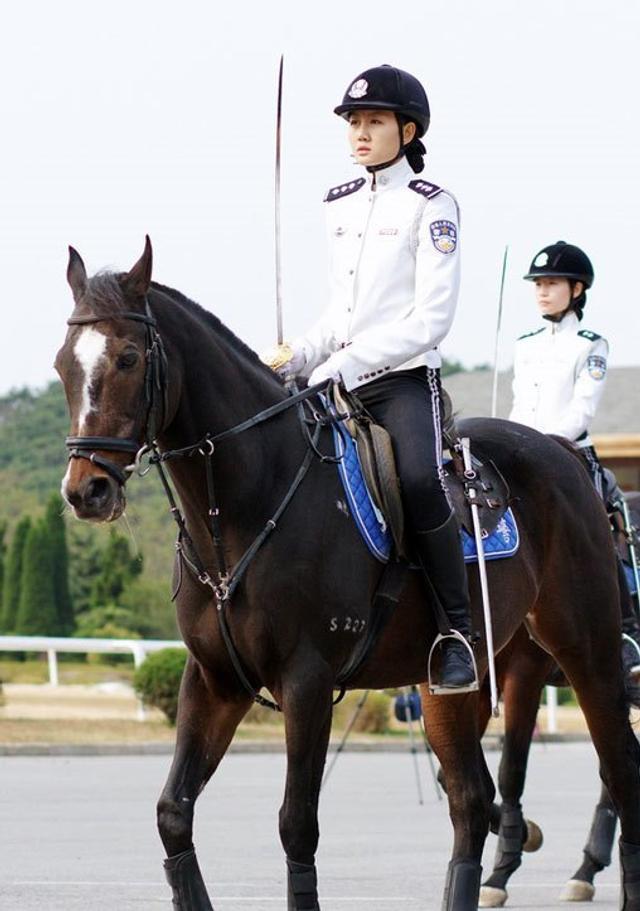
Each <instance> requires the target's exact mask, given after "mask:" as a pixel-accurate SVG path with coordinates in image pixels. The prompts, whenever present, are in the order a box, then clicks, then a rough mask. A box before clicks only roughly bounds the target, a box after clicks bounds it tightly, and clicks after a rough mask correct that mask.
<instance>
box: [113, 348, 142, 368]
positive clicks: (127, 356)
mask: <svg viewBox="0 0 640 911" xmlns="http://www.w3.org/2000/svg"><path fill="white" fill-rule="evenodd" d="M137 363H138V352H137V351H126V352H125V353H124V354H121V355H120V356H119V357H118V360H117V361H116V367H117V368H118V370H127V369H128V368H130V367H135V365H136V364H137Z"/></svg>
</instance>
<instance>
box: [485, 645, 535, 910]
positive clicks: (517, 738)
mask: <svg viewBox="0 0 640 911" xmlns="http://www.w3.org/2000/svg"><path fill="white" fill-rule="evenodd" d="M550 664H551V661H550V659H549V658H548V656H547V655H545V653H544V652H542V650H541V649H539V648H538V647H537V646H536V645H535V644H533V643H530V642H529V641H528V637H527V638H526V640H524V639H523V640H522V645H521V648H520V649H519V651H518V652H512V654H511V655H510V661H509V665H508V667H507V668H506V670H505V673H504V677H503V685H502V695H503V700H504V716H505V736H504V745H503V747H502V756H501V757H500V768H499V771H498V790H499V792H500V797H501V805H500V808H499V827H498V833H497V834H498V844H497V847H496V854H495V858H494V862H493V870H492V872H491V874H490V876H489V877H488V878H487V879H486V880H485V882H484V883H483V884H482V888H481V889H480V907H481V908H501V907H502V906H503V905H504V904H505V902H506V901H507V898H508V897H509V896H508V892H507V884H508V882H509V879H510V878H511V876H512V875H513V874H514V873H515V871H516V870H517V869H518V867H519V866H520V865H521V863H522V852H523V851H525V850H526V851H536V850H538V848H539V847H540V846H541V844H542V833H541V831H540V829H539V827H538V826H536V824H535V823H533V822H531V821H530V820H525V818H524V816H523V813H522V804H521V798H522V794H523V792H524V785H525V778H526V774H527V763H528V759H529V749H530V747H531V739H532V737H533V731H534V727H535V723H536V718H537V715H538V705H539V702H540V690H541V688H542V684H543V681H544V678H545V675H546V671H547V669H548V667H549V665H550ZM494 807H495V805H494ZM494 813H495V811H494V808H492V816H493V815H494ZM492 828H493V825H492Z"/></svg>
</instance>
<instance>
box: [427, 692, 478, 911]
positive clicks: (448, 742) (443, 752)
mask: <svg viewBox="0 0 640 911" xmlns="http://www.w3.org/2000/svg"><path fill="white" fill-rule="evenodd" d="M421 694H422V708H423V713H424V720H425V728H426V731H427V737H428V739H429V743H430V744H431V746H432V747H433V750H434V752H435V753H436V755H437V757H438V759H439V761H440V765H441V766H442V769H443V772H444V779H445V781H446V784H447V796H448V798H449V816H450V818H451V822H452V824H453V831H454V842H453V853H452V857H451V861H450V863H449V867H448V870H447V879H446V884H445V889H444V897H443V901H442V911H476V909H477V907H478V896H479V892H480V877H481V874H482V867H481V863H480V862H481V859H482V850H483V847H484V843H485V839H486V837H487V832H488V831H489V813H490V807H491V803H492V801H493V796H494V793H495V788H494V786H493V782H492V780H491V776H490V774H489V770H488V769H487V766H486V763H485V760H484V755H483V753H482V748H481V746H480V735H479V728H478V701H477V695H476V694H469V695H460V696H432V695H431V694H430V693H429V692H428V690H427V687H426V686H422V687H421Z"/></svg>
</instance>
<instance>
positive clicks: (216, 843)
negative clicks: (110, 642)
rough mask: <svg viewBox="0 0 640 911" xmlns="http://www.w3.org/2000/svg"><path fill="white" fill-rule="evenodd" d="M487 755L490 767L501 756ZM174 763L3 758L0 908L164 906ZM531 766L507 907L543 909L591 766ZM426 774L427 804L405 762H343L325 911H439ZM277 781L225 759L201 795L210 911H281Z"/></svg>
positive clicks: (573, 847) (538, 761) (261, 766)
mask: <svg viewBox="0 0 640 911" xmlns="http://www.w3.org/2000/svg"><path fill="white" fill-rule="evenodd" d="M488 758H489V762H490V765H491V767H492V768H493V767H494V766H495V764H496V762H497V760H498V755H497V754H496V753H493V754H490V755H489V757H488ZM168 765H169V757H167V756H133V757H131V756H130V757H117V756H97V757H81V756H77V757H20V756H16V757H2V758H0V858H1V859H2V860H1V862H0V908H1V909H2V911H9V909H11V911H14V909H15V911H114V909H117V911H146V909H149V911H153V909H161V908H166V909H167V911H169V909H170V907H171V903H170V900H169V891H168V887H167V886H166V885H165V883H164V881H163V877H162V873H161V862H162V849H161V845H160V841H159V839H158V837H157V834H156V832H155V821H154V816H155V799H156V795H157V793H158V792H159V790H160V788H161V785H162V783H163V780H164V777H165V774H166V772H167V770H168ZM530 769H531V774H530V778H529V784H528V790H527V800H526V808H527V813H528V815H529V816H531V817H532V818H534V819H536V821H538V822H539V823H540V824H541V825H542V826H543V828H544V831H545V839H546V840H545V845H544V846H543V848H542V850H541V851H540V852H539V853H538V854H536V855H529V856H528V857H527V858H526V864H525V867H524V869H523V870H521V871H520V872H519V873H518V874H516V877H515V879H514V882H513V886H512V888H511V897H510V900H509V905H508V906H509V907H512V908H520V909H527V911H543V909H545V911H546V909H550V908H557V907H558V906H559V904H558V902H557V896H558V893H559V890H560V888H561V886H562V884H563V883H564V881H565V879H566V878H568V876H569V875H570V874H571V873H572V872H573V871H574V869H575V868H576V867H577V865H578V862H579V859H580V857H581V849H582V845H583V843H584V840H585V836H586V831H587V828H588V825H589V822H590V819H591V812H592V808H593V805H594V802H595V797H596V793H597V787H598V781H597V773H596V763H595V757H594V754H593V750H592V748H591V746H590V745H589V744H587V743H568V744H552V745H548V746H544V745H540V744H537V745H535V746H534V748H533V755H532V759H531V766H530ZM421 771H422V781H423V787H424V793H425V803H424V805H423V806H419V805H418V802H417V792H416V783H415V777H414V769H413V765H412V761H411V758H410V756H409V755H408V754H407V755H406V756H405V755H401V754H397V753H396V754H385V753H373V754H372V753H364V754H360V753H351V754H344V755H342V756H341V757H340V758H339V759H338V762H337V764H336V766H335V769H334V771H333V773H332V775H331V778H330V780H329V782H328V784H327V787H326V789H325V792H324V794H323V801H322V813H321V829H322V839H321V849H320V852H319V857H318V861H319V871H320V882H321V900H322V908H323V911H437V909H438V908H439V907H440V898H441V893H442V886H443V880H444V873H445V869H446V864H447V860H448V854H449V849H450V828H449V820H448V816H447V811H446V806H445V804H444V803H439V802H438V801H437V799H436V797H435V793H434V788H433V785H432V782H431V779H430V776H429V769H428V765H427V763H426V758H425V757H424V756H421ZM283 775H284V757H283V756H282V755H270V754H262V755H238V754H235V755H230V756H228V757H227V758H226V759H225V761H224V762H223V764H222V766H221V768H220V770H219V771H218V773H217V775H216V776H215V778H214V780H213V782H212V783H211V784H210V785H209V787H208V788H207V790H206V791H205V793H204V795H203V796H202V797H201V798H200V801H199V804H198V811H199V812H198V817H197V827H196V844H197V846H198V848H199V855H200V862H201V866H202V868H203V871H204V875H205V879H206V881H207V883H208V884H209V888H210V892H211V895H212V898H213V899H214V902H215V908H216V911H248V909H252V911H258V909H267V911H268V909H271V908H273V909H284V908H285V906H286V903H285V901H284V898H283V895H284V876H283V872H284V862H283V858H282V853H281V849H280V845H279V842H278V836H277V808H278V805H279V802H280V797H281V793H282V785H283ZM494 846H495V839H493V838H491V839H490V841H489V842H488V848H487V853H486V856H485V868H486V867H487V866H488V865H489V864H490V861H491V858H492V856H493V851H494ZM617 875H618V872H617V863H614V865H613V866H612V868H611V869H609V870H607V871H605V872H604V873H603V874H601V875H600V877H599V880H598V892H597V895H596V903H595V905H594V911H595V909H596V908H597V909H598V911H614V909H617V907H618V904H617V882H616V881H617ZM560 907H563V906H560ZM564 907H565V908H566V907H567V906H566V905H565V906H564ZM577 907H584V906H580V905H579V906H577Z"/></svg>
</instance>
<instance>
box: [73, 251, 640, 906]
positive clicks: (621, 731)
mask: <svg viewBox="0 0 640 911" xmlns="http://www.w3.org/2000/svg"><path fill="white" fill-rule="evenodd" d="M68 279H69V283H70V285H71V288H72V290H73V296H74V300H75V309H74V311H73V315H72V317H71V319H70V321H69V323H70V326H69V330H68V333H67V337H66V339H65V342H64V344H63V346H62V348H61V350H60V351H59V353H58V357H57V361H56V364H57V369H58V371H59V373H60V376H61V378H62V381H63V383H64V387H65V391H66V395H67V400H68V404H69V411H70V417H71V434H72V436H71V438H70V440H69V441H68V443H69V445H70V448H71V456H72V458H71V460H70V463H69V468H68V471H67V474H66V476H65V479H64V482H63V491H64V495H65V497H66V498H67V500H68V502H69V503H70V505H71V507H72V508H73V511H74V512H75V514H76V515H77V516H78V517H79V518H83V519H90V520H92V521H108V520H111V519H114V518H116V517H117V516H118V515H120V514H121V513H122V510H123V508H124V486H125V482H126V480H127V478H128V476H129V475H130V473H131V472H130V468H129V467H128V466H129V463H130V462H131V460H132V458H133V456H132V451H133V449H135V448H136V447H137V446H142V444H143V443H145V442H150V441H151V440H157V445H158V451H159V452H160V453H164V454H165V457H167V458H168V453H172V454H173V458H172V459H171V460H170V461H167V462H166V464H168V466H169V470H170V474H171V477H172V479H173V483H174V484H175V487H176V488H177V491H178V494H179V498H180V501H181V504H182V509H183V511H184V516H185V524H184V527H183V528H182V529H181V538H180V547H179V551H178V559H177V567H176V582H175V586H176V605H177V613H178V622H179V625H180V629H181V632H182V635H183V637H184V640H185V642H186V644H187V647H188V649H189V658H188V661H187V665H186V669H185V673H184V677H183V681H182V686H181V690H180V700H179V709H178V721H177V742H176V749H175V756H174V761H173V765H172V768H171V771H170V774H169V778H168V781H167V783H166V785H165V788H164V790H163V792H162V795H161V797H160V800H159V803H158V826H159V830H160V836H161V839H162V842H163V844H164V847H165V849H166V852H167V855H168V857H167V860H166V862H165V869H166V872H167V877H168V879H169V882H170V884H171V887H172V889H173V902H174V908H175V909H179V911H209V909H211V907H212V906H211V903H210V900H209V898H208V895H207V892H206V889H205V885H204V881H203V878H202V876H201V873H200V870H199V867H198V863H197V860H196V856H195V851H194V848H193V842H192V833H193V816H194V807H195V802H196V799H197V797H198V795H199V794H200V792H201V791H202V789H203V788H204V786H205V784H206V783H207V781H208V780H209V778H210V777H211V775H212V774H213V773H214V772H215V770H216V768H217V766H218V764H219V762H220V760H221V759H222V757H223V756H224V754H225V752H226V750H227V748H228V746H229V743H230V742H231V739H232V738H233V736H234V732H235V730H236V727H237V725H238V724H239V722H240V721H241V719H242V718H243V716H244V715H245V713H246V712H247V710H248V709H249V707H250V706H251V704H252V700H253V696H254V693H255V691H256V690H258V689H259V688H260V687H262V686H264V687H267V688H268V689H269V690H270V691H271V693H272V694H273V695H274V696H275V698H276V699H277V702H278V703H279V705H280V706H281V708H282V711H283V712H284V717H285V728H286V743H287V776H286V785H285V794H284V801H283V804H282V807H281V810H280V837H281V841H282V845H283V847H284V851H285V855H286V860H287V870H288V908H289V911H313V909H319V907H320V906H319V903H318V894H317V884H316V868H315V854H316V848H317V844H318V835H319V832H318V818H317V804H318V795H319V789H320V782H321V778H322V770H323V766H324V763H325V757H326V751H327V744H328V739H329V731H330V727H331V716H332V699H333V693H334V689H335V688H336V686H337V683H338V681H339V680H340V679H341V678H342V677H343V676H344V669H345V667H348V666H349V665H350V664H351V663H352V661H353V656H354V653H355V652H357V651H358V650H359V649H360V648H361V643H362V642H363V641H365V639H366V635H367V630H368V628H369V625H370V624H371V622H372V602H373V600H374V594H375V592H376V589H377V588H378V585H379V582H380V577H381V572H382V570H381V565H380V563H378V562H377V561H376V560H375V559H374V558H373V557H371V556H370V555H369V553H368V551H367V550H366V548H365V546H364V544H363V543H362V540H361V538H360V536H359V534H358V532H357V531H356V528H355V525H354V523H353V522H352V520H351V519H350V517H349V516H348V515H347V514H345V506H344V502H343V494H342V491H341V487H340V481H339V478H338V474H337V472H336V470H335V466H332V465H330V464H327V463H325V462H323V461H321V460H320V459H318V458H317V457H316V456H315V454H314V453H313V451H312V449H311V448H310V443H309V438H308V433H307V424H304V425H303V424H301V422H300V416H299V414H298V413H297V412H298V409H297V407H287V406H288V404H290V403H291V402H292V401H297V399H295V398H294V397H293V396H291V397H289V393H288V391H287V390H286V389H285V388H284V387H283V386H282V385H281V383H280V382H279V381H278V379H277V378H276V377H275V376H274V374H273V373H272V372H271V371H269V370H268V369H267V368H265V367H264V366H263V365H262V364H261V363H260V362H259V360H258V358H257V357H256V356H255V355H254V353H253V352H252V351H250V350H249V349H248V348H247V347H246V346H245V345H244V344H243V343H242V342H240V341H239V340H238V339H237V338H236V337H235V336H233V335H232V333H230V332H229V331H228V330H227V329H226V328H225V327H224V326H222V325H221V323H220V322H219V321H218V320H217V319H216V318H215V317H213V316H212V315H211V314H209V313H207V312H206V311H204V310H202V309H201V308H200V307H199V306H197V305H196V304H194V303H193V302H191V301H189V300H188V299H187V298H185V297H184V296H183V295H182V294H180V293H178V292H176V291H173V290H171V289H169V288H166V287H164V286H162V285H158V284H156V283H152V282H151V247H150V245H149V243H148V241H147V245H146V247H145V251H144V253H143V255H142V257H141V259H140V260H139V261H138V262H137V263H136V264H135V265H134V266H133V268H132V269H131V270H130V271H129V272H128V273H122V274H117V275H114V274H110V273H102V274H98V275H96V276H94V277H93V278H91V279H89V278H88V277H87V274H86V271H85V268H84V264H83V263H82V260H81V259H80V257H79V256H78V254H77V253H76V252H75V251H71V256H70V260H69V268H68ZM271 406H273V407H274V408H275V412H274V411H273V410H271V411H269V412H268V413H269V414H271V415H272V417H271V419H270V420H266V419H263V420H261V421H260V422H259V423H256V422H255V421H252V420H251V418H252V417H254V416H255V415H256V414H257V413H261V412H264V411H265V409H270V408H271ZM460 429H461V431H462V432H463V433H464V434H465V435H468V436H470V437H471V439H472V440H473V441H474V447H475V449H476V451H477V452H478V453H480V454H482V453H486V454H487V456H486V457H488V456H489V454H490V456H491V458H493V460H494V461H495V463H496V464H497V466H498V468H499V469H500V471H501V472H502V473H503V475H504V476H505V477H507V478H508V480H509V484H510V489H511V494H512V497H513V509H514V512H515V514H516V516H517V521H518V523H519V527H520V534H521V544H520V549H519V552H518V554H517V555H516V556H514V557H513V558H512V559H510V560H508V561H502V563H501V564H498V563H493V564H491V565H490V566H489V577H490V579H489V581H490V584H491V591H492V593H493V603H494V641H495V643H496V646H497V648H498V649H502V648H504V647H505V645H506V644H507V643H508V641H509V640H510V638H511V637H512V636H513V634H514V633H515V631H516V630H517V629H518V628H519V627H520V626H521V624H522V622H523V621H524V620H525V618H526V621H527V624H528V626H529V628H530V630H531V632H532V634H533V635H535V636H536V638H537V639H539V641H540V642H542V643H544V645H545V647H546V648H548V649H549V650H550V651H551V652H552V653H553V654H554V655H555V657H556V659H557V660H558V661H559V662H560V664H561V665H562V667H563V668H564V670H565V672H566V673H567V674H568V675H569V677H570V679H571V681H572V684H573V686H574V687H575V690H576V692H577V694H578V697H579V699H580V702H581V705H582V707H583V709H584V712H585V715H586V717H587V721H588V724H589V727H590V730H591V733H592V736H593V740H594V743H595V746H596V749H597V750H598V753H599V756H600V762H601V768H602V775H603V778H604V780H605V781H606V782H607V785H608V787H609V791H610V793H611V795H612V799H613V800H614V802H615V805H616V807H617V810H618V812H619V814H620V821H621V827H622V839H623V840H622V843H621V849H622V863H623V882H622V887H621V890H622V905H623V907H624V908H625V911H640V892H639V891H638V886H637V879H638V875H639V874H640V801H639V800H638V796H639V794H640V776H639V773H638V752H639V749H638V745H637V743H636V740H635V738H634V736H633V733H632V731H631V728H630V725H629V721H628V717H627V710H626V705H625V698H624V686H623V679H622V671H621V668H620V664H619V660H618V656H619V639H620V624H619V617H618V614H617V600H616V599H617V590H616V576H615V569H614V562H613V546H612V543H611V536H610V533H609V526H608V522H607V519H606V516H605V514H604V512H603V509H602V505H601V503H600V502H599V500H598V498H597V496H596V494H595V492H594V490H593V488H592V486H591V483H590V482H589V479H588V478H587V476H586V474H585V472H584V471H583V469H582V468H581V466H580V465H579V464H578V463H577V462H576V460H575V458H574V457H573V456H572V455H571V454H570V453H569V452H567V451H565V449H564V448H563V447H562V446H561V445H560V444H558V443H557V442H555V441H554V440H551V439H548V438H547V437H545V436H543V435H541V434H538V433H536V432H535V431H533V430H530V429H528V428H525V427H521V426H519V425H516V424H511V423H508V422H506V421H492V420H472V421H466V422H464V423H463V424H461V427H460ZM314 437H315V438H316V440H317V443H318V445H319V446H320V447H321V449H323V450H324V451H326V450H327V449H328V448H329V445H330V443H329V433H328V431H327V430H326V428H325V429H323V431H322V433H320V431H318V432H317V434H316V433H314ZM156 458H159V456H158V455H157V452H156ZM137 461H138V462H139V459H138V460H137ZM305 467H306V468H308V471H306V473H305V472H304V471H302V469H303V468H305ZM301 478H302V480H301ZM296 484H298V486H297V489H296V492H295V494H293V490H294V489H295V488H296ZM577 504H579V507H580V508H579V510H577V509H576V505H577ZM175 514H176V515H177V513H175ZM577 514H578V515H579V516H580V519H579V520H577V519H576V515H577ZM587 530H588V531H587ZM608 551H609V552H610V554H611V560H610V563H608V562H607V561H603V560H602V555H603V554H606V553H607V552H608ZM228 567H234V571H230V570H228ZM240 570H242V575H241V576H240ZM235 583H238V584H235ZM234 589H235V591H233V590H234ZM232 591H233V594H231V592H232ZM471 591H472V600H473V605H472V606H473V615H474V621H475V625H476V628H477V629H480V628H481V608H480V601H479V595H478V590H477V585H476V578H475V574H472V576H471ZM578 631H579V632H578ZM435 635H436V624H435V621H434V619H433V616H432V611H431V610H430V609H429V605H428V596H427V595H426V593H425V591H424V590H423V586H422V580H421V578H420V577H419V576H418V575H417V574H407V578H406V582H405V586H404V590H403V592H402V595H401V598H400V603H399V604H398V607H397V609H396V611H395V613H394V614H393V615H392V617H391V618H390V620H389V622H388V623H387V625H386V627H385V629H384V631H383V634H382V635H381V636H380V638H379V640H378V641H377V643H376V644H375V647H374V649H373V651H372V653H371V654H370V655H369V656H368V658H367V660H366V661H365V662H364V664H362V666H361V667H360V668H359V669H358V670H357V671H356V673H355V674H352V675H351V677H350V679H349V680H348V685H349V686H352V687H354V688H386V687H395V686H403V685H407V684H411V683H416V682H422V681H424V680H425V678H426V668H425V661H426V655H427V651H428V647H429V645H430V643H431V642H432V641H433V640H434V637H435ZM476 651H477V661H478V667H479V672H480V674H481V675H484V674H485V673H486V668H487V658H486V654H485V652H484V650H483V645H482V643H480V644H479V645H478V647H477V650H476ZM232 655H233V656H234V658H232V657H231V656H232ZM425 708H426V713H425V714H426V726H427V732H428V736H429V739H430V741H431V744H432V745H433V748H434V750H435V752H436V754H437V756H438V758H439V760H440V763H441V765H442V767H443V769H444V773H445V776H446V780H447V784H448V788H449V807H450V816H451V820H452V823H453V828H454V836H455V837H454V845H453V855H452V859H451V863H450V864H449V869H448V872H447V877H446V884H445V891H444V900H443V908H444V909H446V911H475V909H476V907H477V902H478V894H479V887H480V874H481V867H480V861H481V855H482V849H483V846H484V842H485V838H486V835H487V831H488V828H489V816H490V808H491V804H492V800H493V794H494V789H493V784H492V781H491V777H490V775H489V772H488V770H487V767H486V764H485V761H484V756H483V754H482V749H481V746H480V727H479V722H478V718H479V712H478V697H477V694H475V693H473V694H467V695H458V696H428V697H426V698H425Z"/></svg>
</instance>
